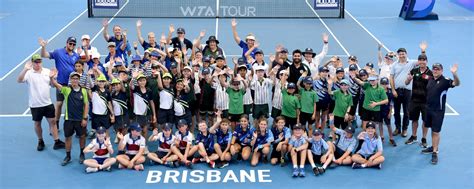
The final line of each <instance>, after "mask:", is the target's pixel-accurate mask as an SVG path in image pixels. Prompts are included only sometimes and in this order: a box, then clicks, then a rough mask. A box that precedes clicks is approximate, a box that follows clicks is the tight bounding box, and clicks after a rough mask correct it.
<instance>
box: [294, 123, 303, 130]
mask: <svg viewBox="0 0 474 189" xmlns="http://www.w3.org/2000/svg"><path fill="white" fill-rule="evenodd" d="M297 129H303V126H302V125H301V124H299V123H297V124H295V125H294V126H293V130H297Z"/></svg>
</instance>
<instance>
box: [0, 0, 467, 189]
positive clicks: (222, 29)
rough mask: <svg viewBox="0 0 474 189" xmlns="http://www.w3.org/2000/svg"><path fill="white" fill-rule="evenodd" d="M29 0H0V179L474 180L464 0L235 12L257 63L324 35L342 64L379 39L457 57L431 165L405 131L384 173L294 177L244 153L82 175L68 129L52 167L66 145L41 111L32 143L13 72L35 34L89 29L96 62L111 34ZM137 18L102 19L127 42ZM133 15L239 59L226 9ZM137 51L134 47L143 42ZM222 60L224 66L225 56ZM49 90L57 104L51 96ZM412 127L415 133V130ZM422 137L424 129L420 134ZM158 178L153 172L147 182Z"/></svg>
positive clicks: (387, 45)
mask: <svg viewBox="0 0 474 189" xmlns="http://www.w3.org/2000/svg"><path fill="white" fill-rule="evenodd" d="M130 1H132V0H130ZM27 2H28V3H26V2H24V1H21V2H16V1H2V2H0V28H1V29H0V62H1V65H2V66H1V68H0V96H1V97H2V98H0V126H1V131H0V142H1V143H2V145H1V146H0V151H2V153H1V154H0V188H46V187H50V188H66V187H68V188H130V187H140V188H156V187H160V188H189V187H198V188H204V187H206V188H221V187H228V188H231V189H236V188H262V187H272V188H290V187H302V188H313V187H322V188H328V187H334V188H369V187H377V186H378V187H385V188H448V187H452V188H474V184H473V182H472V180H473V179H474V171H473V170H474V157H473V152H474V142H473V140H471V139H470V138H471V135H472V134H473V133H474V130H473V127H472V126H470V124H471V123H472V122H474V119H473V116H472V112H471V109H472V106H473V105H474V100H473V98H470V97H469V96H470V94H472V92H473V90H472V88H471V87H470V86H472V85H473V84H474V83H473V82H474V78H473V75H471V74H472V70H474V66H473V65H472V60H473V58H474V57H473V56H474V55H473V54H474V53H473V52H474V37H473V36H474V8H473V4H472V2H470V1H465V0H446V1H437V4H436V6H435V8H434V10H433V11H434V12H436V13H437V14H438V15H439V20H438V21H405V20H403V19H402V18H399V17H398V13H399V10H400V6H401V2H400V1H398V0H385V1H383V2H382V1H377V0H357V1H347V2H345V10H344V12H345V18H344V19H324V18H317V16H315V18H273V19H265V18H257V19H255V18H242V19H237V21H238V32H239V35H240V37H244V36H245V35H246V34H248V33H250V32H251V33H254V34H255V35H256V37H257V39H258V41H259V42H260V47H259V48H261V49H263V51H264V52H265V55H266V58H265V60H268V56H269V55H270V54H272V53H274V51H275V46H277V45H278V44H283V45H284V46H285V47H286V48H288V49H289V50H290V52H291V51H292V50H294V49H301V50H304V49H305V48H307V47H311V48H313V49H314V50H315V51H316V52H319V51H320V50H321V48H322V46H323V45H322V44H323V43H322V39H321V34H322V33H327V34H329V51H328V54H327V56H326V58H325V59H324V60H323V62H325V61H326V60H328V59H329V58H331V57H332V56H334V55H337V56H339V57H341V58H342V59H343V60H344V61H343V63H344V66H346V65H347V62H346V60H347V57H349V56H350V55H356V56H357V57H358V59H359V63H360V64H361V65H365V63H367V62H372V63H374V64H376V62H377V44H378V43H382V44H383V45H384V47H383V51H382V52H383V53H386V52H387V51H396V49H398V48H399V47H405V48H406V49H407V51H408V57H409V58H410V59H415V58H416V57H417V56H418V54H419V53H420V49H419V47H418V45H419V43H420V42H421V41H427V43H428V45H429V46H428V49H427V56H428V57H429V61H428V65H429V66H431V65H432V64H433V63H435V62H439V63H442V64H443V65H444V66H445V71H444V75H445V76H447V77H450V78H452V74H451V73H450V72H449V69H447V68H449V67H450V66H451V65H453V64H454V63H458V64H459V71H458V74H459V77H460V79H461V83H462V84H461V86H460V87H456V88H454V89H451V90H449V92H448V97H447V99H448V100H447V103H448V105H447V108H446V113H445V115H446V116H445V119H444V124H443V131H442V132H441V136H442V138H441V145H440V153H439V159H440V162H439V163H438V164H437V165H435V166H434V165H431V164H430V163H429V160H430V158H431V156H430V155H423V154H421V153H420V151H421V150H422V148H421V147H420V146H419V145H417V144H414V145H405V144H404V142H405V140H406V139H407V138H402V137H400V136H396V137H395V140H396V142H397V144H398V146H397V147H392V146H390V145H389V144H388V143H387V142H385V143H384V156H385V162H384V164H383V169H381V170H378V169H360V170H353V169H351V168H350V167H349V166H347V167H337V168H335V169H328V170H327V172H326V173H325V174H324V175H322V176H318V177H315V176H313V175H312V174H310V173H311V166H309V165H307V166H306V174H307V175H306V177H305V178H292V177H291V171H292V167H291V166H290V165H287V166H286V167H280V166H272V165H270V164H261V163H260V164H259V165H258V166H257V167H251V166H250V163H249V162H248V161H242V162H231V164H230V166H228V167H225V168H223V169H209V168H208V166H207V165H205V164H197V165H194V169H193V170H188V169H186V168H185V167H179V168H169V167H165V166H157V165H154V166H150V165H148V164H146V165H145V170H144V171H141V172H138V171H130V170H119V169H117V166H114V167H113V169H112V172H99V173H95V174H86V173H85V172H84V168H85V167H84V165H81V164H79V163H78V156H79V146H78V140H77V139H76V138H73V147H72V151H71V152H72V162H71V163H70V164H69V165H68V166H65V167H63V166H61V165H60V162H61V161H62V159H63V158H64V150H53V149H52V146H53V142H54V141H53V140H52V138H51V137H50V136H48V132H47V128H48V127H47V122H46V121H45V120H44V119H43V137H44V139H45V143H46V149H45V150H44V151H42V152H38V151H36V149H35V148H36V144H37V138H36V135H35V133H34V128H33V123H32V121H31V112H30V110H29V108H28V93H27V87H26V85H25V84H18V83H17V82H16V80H17V76H18V74H19V73H20V71H21V70H22V69H23V66H24V62H25V61H26V60H29V59H30V57H31V55H32V54H34V53H39V50H40V47H39V45H38V38H39V37H42V38H44V39H49V43H48V46H47V49H48V50H53V49H57V48H61V47H63V46H64V45H65V42H66V39H67V38H68V37H69V36H75V37H77V38H79V37H80V36H81V35H83V34H88V35H90V36H91V42H92V45H93V46H95V47H97V48H98V50H99V52H100V53H101V54H102V55H103V57H102V59H101V60H102V61H103V58H105V57H104V56H105V55H106V54H107V52H108V50H107V42H106V41H105V40H104V39H103V37H102V19H103V18H89V17H88V15H87V4H86V2H85V1H80V0H70V1H67V3H66V2H63V1H60V0H52V1H48V2H47V3H45V2H43V1H27ZM121 2H122V1H121ZM123 2H126V3H128V1H123ZM309 2H312V1H305V0H298V1H296V0H295V1H294V4H295V5H294V6H301V7H306V8H308V9H307V10H305V11H308V12H309V13H308V14H317V13H316V12H313V11H312V9H311V5H310V3H309ZM126 6H127V5H124V8H123V11H125V12H129V11H132V10H127V7H126ZM119 11H120V10H119ZM117 15H119V14H117ZM313 16H314V15H313ZM137 20H138V18H122V17H120V15H119V16H118V17H115V16H113V17H110V18H109V21H110V24H109V25H110V26H109V33H111V26H113V25H116V24H118V25H120V26H121V27H122V28H123V29H127V30H128V40H129V41H130V42H132V41H136V40H137V37H136V36H137V34H136V29H135V23H136V21H137ZM141 20H142V22H143V27H142V31H143V33H144V35H143V36H144V37H145V38H146V33H148V32H150V31H153V32H155V34H156V35H157V38H158V37H159V36H160V35H161V33H165V34H167V33H168V26H169V25H170V24H174V26H175V27H183V28H185V29H186V35H187V38H189V39H194V38H195V37H197V36H198V35H199V32H200V31H201V30H206V36H205V37H204V39H207V37H208V36H210V35H215V36H217V38H218V39H219V41H220V44H219V46H220V47H221V48H223V49H224V50H225V54H226V56H227V57H237V56H241V53H242V50H241V48H239V47H238V46H237V45H236V44H235V42H234V39H233V35H232V30H231V19H230V18H192V19H186V18H141ZM139 49H140V51H142V48H141V47H139ZM141 53H143V51H142V52H141ZM43 62H44V63H43V65H44V67H47V68H52V67H53V66H54V62H53V61H51V60H46V59H44V61H43ZM227 64H231V63H230V62H229V61H228V62H227ZM52 91H53V90H52ZM51 94H53V95H52V96H53V97H52V100H53V101H55V95H54V94H55V93H54V92H52V93H51ZM392 127H393V123H392ZM60 128H61V132H60V133H59V135H60V138H61V139H63V138H64V137H63V134H64V133H63V129H62V121H61V123H60ZM327 130H328V129H326V131H327ZM357 131H360V127H359V128H357ZM418 132H419V133H421V128H419V131H418ZM410 133H411V124H410V126H409V134H410ZM88 142H89V140H87V141H86V144H87V143H88ZM430 143H431V137H430V136H428V144H430ZM149 148H150V149H156V145H154V144H152V145H150V146H149ZM150 151H152V150H150ZM86 157H90V154H88V155H86ZM192 175H194V176H192ZM195 175H201V176H202V177H199V176H195ZM248 175H250V176H248ZM152 176H155V177H152ZM157 176H159V177H157ZM246 176H248V177H246ZM156 178H159V179H158V180H153V179H156Z"/></svg>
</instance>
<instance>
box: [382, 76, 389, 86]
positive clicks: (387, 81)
mask: <svg viewBox="0 0 474 189" xmlns="http://www.w3.org/2000/svg"><path fill="white" fill-rule="evenodd" d="M388 83H389V80H388V78H387V77H382V79H380V84H382V85H387V84H388Z"/></svg>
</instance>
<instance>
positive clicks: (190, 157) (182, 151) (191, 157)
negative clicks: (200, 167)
mask: <svg viewBox="0 0 474 189" xmlns="http://www.w3.org/2000/svg"><path fill="white" fill-rule="evenodd" d="M190 149H191V148H190ZM179 152H181V154H183V156H184V153H185V152H186V149H179ZM188 156H189V157H186V159H187V160H189V161H191V160H193V154H191V155H189V154H188Z"/></svg>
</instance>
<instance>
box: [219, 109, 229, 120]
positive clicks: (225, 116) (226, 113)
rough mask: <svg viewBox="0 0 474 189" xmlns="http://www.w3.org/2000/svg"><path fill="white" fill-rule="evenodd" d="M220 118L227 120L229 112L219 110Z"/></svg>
mask: <svg viewBox="0 0 474 189" xmlns="http://www.w3.org/2000/svg"><path fill="white" fill-rule="evenodd" d="M221 118H222V119H224V118H229V110H221Z"/></svg>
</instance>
